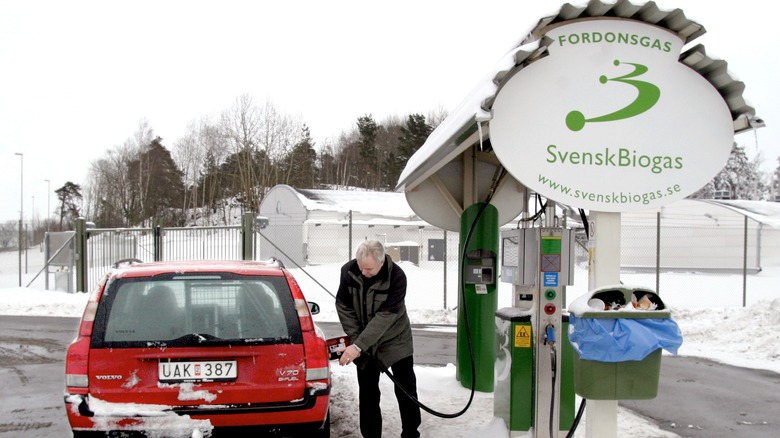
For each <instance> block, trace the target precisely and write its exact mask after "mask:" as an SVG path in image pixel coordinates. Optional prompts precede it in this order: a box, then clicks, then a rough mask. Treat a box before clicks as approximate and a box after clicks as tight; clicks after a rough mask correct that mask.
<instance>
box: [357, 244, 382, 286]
mask: <svg viewBox="0 0 780 438" xmlns="http://www.w3.org/2000/svg"><path fill="white" fill-rule="evenodd" d="M355 260H357V264H358V268H360V273H361V274H363V276H364V277H366V278H371V277H373V276H375V275H376V274H378V273H379V270H380V269H382V265H384V263H385V247H384V246H382V243H381V242H379V241H378V240H366V241H365V242H362V243H361V244H360V245H359V246H358V248H357V251H355Z"/></svg>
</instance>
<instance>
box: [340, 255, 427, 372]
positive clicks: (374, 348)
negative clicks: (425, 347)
mask: <svg viewBox="0 0 780 438" xmlns="http://www.w3.org/2000/svg"><path fill="white" fill-rule="evenodd" d="M366 283H369V286H368V287H367V288H366V287H365V285H366ZM405 298H406V274H405V273H404V271H403V270H402V269H401V267H400V266H398V265H396V264H395V263H393V260H392V259H391V258H390V256H388V255H385V263H384V265H383V266H382V269H381V270H380V271H379V272H378V273H377V275H376V276H374V277H373V278H371V279H366V278H365V277H363V275H362V274H361V273H360V269H359V268H358V265H357V261H356V260H354V259H353V260H351V261H349V262H347V263H346V264H345V265H344V266H342V267H341V279H340V282H339V290H338V293H337V294H336V311H337V312H338V315H339V320H340V321H341V326H342V328H343V329H344V333H346V334H347V336H349V337H350V339H351V341H352V343H353V344H356V345H357V346H358V347H360V349H361V350H363V352H366V353H368V354H370V355H372V356H375V357H376V358H377V359H379V361H380V362H382V364H383V365H384V366H386V367H390V366H392V365H393V364H394V363H396V362H397V361H399V360H400V359H403V358H405V357H409V356H411V355H412V354H414V345H413V340H412V327H411V324H410V323H409V315H407V313H406V304H404V299H405ZM361 359H362V360H361ZM364 361H365V356H364V355H361V357H360V358H358V362H357V364H358V365H361V362H364Z"/></svg>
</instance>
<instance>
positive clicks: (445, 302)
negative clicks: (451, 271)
mask: <svg viewBox="0 0 780 438" xmlns="http://www.w3.org/2000/svg"><path fill="white" fill-rule="evenodd" d="M443 246H444V281H443V284H444V310H447V230H444V245H443Z"/></svg>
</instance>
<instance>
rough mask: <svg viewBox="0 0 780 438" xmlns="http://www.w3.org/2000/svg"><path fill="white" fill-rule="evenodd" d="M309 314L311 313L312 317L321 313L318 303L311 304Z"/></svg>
mask: <svg viewBox="0 0 780 438" xmlns="http://www.w3.org/2000/svg"><path fill="white" fill-rule="evenodd" d="M309 312H311V314H312V315H316V314H318V313H320V305H319V304H317V303H312V302H309Z"/></svg>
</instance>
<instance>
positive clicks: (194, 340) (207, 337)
mask: <svg viewBox="0 0 780 438" xmlns="http://www.w3.org/2000/svg"><path fill="white" fill-rule="evenodd" d="M224 340H225V339H222V338H220V337H217V336H214V335H212V334H210V333H187V334H186V335H184V336H181V337H178V338H176V339H172V340H171V341H169V342H168V344H169V345H171V344H173V345H179V344H201V343H204V342H213V341H224Z"/></svg>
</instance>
